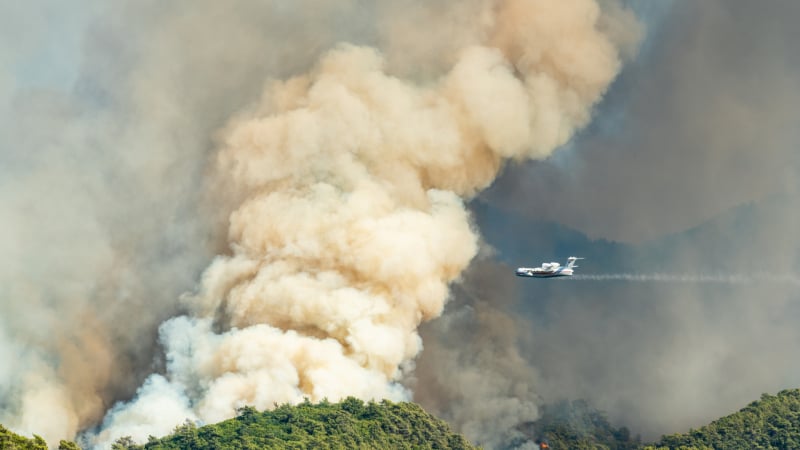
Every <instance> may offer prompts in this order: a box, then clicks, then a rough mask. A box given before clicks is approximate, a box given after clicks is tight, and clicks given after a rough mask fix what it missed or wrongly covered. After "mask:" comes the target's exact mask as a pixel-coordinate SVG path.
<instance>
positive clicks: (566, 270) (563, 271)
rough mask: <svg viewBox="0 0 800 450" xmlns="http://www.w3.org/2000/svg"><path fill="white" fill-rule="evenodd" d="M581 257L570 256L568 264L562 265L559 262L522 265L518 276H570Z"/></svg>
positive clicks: (518, 270)
mask: <svg viewBox="0 0 800 450" xmlns="http://www.w3.org/2000/svg"><path fill="white" fill-rule="evenodd" d="M579 259H584V258H579V257H577V256H570V257H569V258H567V265H566V266H562V265H561V264H560V263H557V262H549V263H543V264H542V267H520V268H518V269H517V276H518V277H534V278H555V277H570V276H572V274H573V270H572V269H574V268H576V267H578V266H576V265H575V261H577V260H579Z"/></svg>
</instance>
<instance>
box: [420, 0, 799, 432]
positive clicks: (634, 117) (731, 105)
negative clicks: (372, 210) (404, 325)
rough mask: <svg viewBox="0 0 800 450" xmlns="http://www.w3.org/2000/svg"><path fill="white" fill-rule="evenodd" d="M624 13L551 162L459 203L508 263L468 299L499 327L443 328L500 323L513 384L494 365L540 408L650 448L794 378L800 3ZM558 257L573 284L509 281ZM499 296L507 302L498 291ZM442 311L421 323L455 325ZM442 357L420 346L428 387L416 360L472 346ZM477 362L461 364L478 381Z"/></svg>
mask: <svg viewBox="0 0 800 450" xmlns="http://www.w3.org/2000/svg"><path fill="white" fill-rule="evenodd" d="M632 3H633V7H634V8H635V9H637V10H640V11H645V10H646V11H645V12H646V13H647V14H649V16H648V15H645V17H648V18H649V19H648V23H647V26H648V34H647V36H646V38H645V41H644V43H643V45H642V50H641V54H640V56H639V57H638V58H637V59H635V60H634V61H633V62H632V63H631V64H629V65H628V66H626V68H625V69H624V70H623V72H622V73H621V75H620V77H619V78H618V79H617V81H616V82H615V83H614V85H613V86H612V88H611V90H610V91H609V94H608V96H607V97H606V99H605V100H604V102H603V103H602V104H601V105H600V106H599V108H598V116H597V117H598V120H596V121H595V122H594V123H593V124H592V125H591V126H590V127H589V128H588V129H586V130H585V131H584V132H582V133H581V134H580V135H579V136H578V137H577V138H576V139H575V140H574V141H573V142H571V143H570V144H569V146H568V147H567V148H565V149H564V151H562V152H557V153H556V154H555V155H554V156H553V157H552V158H550V159H548V160H546V161H542V162H532V163H525V164H520V165H516V166H511V167H508V168H507V170H506V172H505V173H504V174H503V175H501V177H500V178H499V179H498V180H497V182H496V183H495V185H494V186H493V187H492V188H491V189H490V190H489V191H487V192H486V193H484V194H482V195H481V197H480V199H479V200H478V201H476V202H473V204H472V207H473V210H474V211H475V213H476V216H477V222H478V224H479V226H480V228H481V230H482V234H483V235H484V237H485V239H486V240H487V241H488V242H489V244H491V245H493V246H494V247H495V248H496V256H495V258H494V259H495V264H498V265H499V266H498V268H504V270H506V271H510V272H503V271H499V272H497V273H498V275H497V277H492V278H481V279H479V280H476V281H474V282H475V283H477V286H478V287H477V288H475V289H479V290H480V292H482V293H483V294H481V295H480V296H479V298H480V299H481V301H483V302H484V303H485V304H488V305H491V307H492V308H494V309H495V314H494V315H502V316H504V317H505V320H506V321H509V322H511V323H514V324H515V326H514V327H511V326H508V325H505V326H503V327H501V328H498V326H497V325H495V322H497V321H496V320H495V321H484V322H480V321H472V322H469V321H462V324H464V325H465V327H466V325H469V326H468V327H467V328H468V329H469V330H470V331H469V333H483V334H487V333H492V332H500V331H503V332H506V331H507V330H515V331H514V337H513V338H511V339H510V340H509V342H515V343H516V350H514V351H515V352H518V353H519V354H520V355H521V357H522V358H521V359H520V360H519V364H518V365H516V366H514V368H515V369H516V370H518V371H519V372H521V373H523V375H519V374H518V373H517V372H515V371H514V370H508V371H507V373H510V374H514V375H513V377H514V379H517V380H532V381H531V382H533V383H534V386H535V392H536V393H537V394H538V395H539V396H540V397H541V401H545V402H550V401H556V400H558V399H561V398H570V399H575V398H585V399H588V400H589V401H590V402H591V403H592V404H593V405H594V406H596V407H599V408H601V409H604V410H606V411H608V413H609V416H610V418H611V420H612V422H614V423H616V424H617V425H627V426H629V427H631V429H632V430H633V431H634V433H642V434H643V436H644V437H646V438H654V437H658V435H659V434H662V433H673V432H681V431H686V430H687V429H688V428H689V427H693V426H694V427H697V426H700V425H702V424H704V423H706V422H708V421H710V420H712V419H714V418H716V417H718V416H720V415H723V414H727V413H729V412H732V411H734V410H736V409H738V408H740V407H742V406H743V405H746V404H747V403H748V402H750V401H752V400H753V399H756V398H758V396H759V395H760V393H762V392H775V391H777V390H779V389H783V388H788V387H798V386H800V376H799V375H798V374H800V358H798V357H797V355H796V351H797V343H798V342H800V331H798V330H799V329H798V327H797V323H798V319H800V296H799V295H798V291H797V283H796V281H797V272H798V271H797V269H796V268H797V267H798V263H800V234H798V230H800V213H799V212H798V211H800V191H799V190H798V189H797V187H798V183H797V180H798V173H799V172H800V171H799V170H798V169H799V168H800V159H799V158H798V155H800V153H798V151H797V149H798V144H800V136H799V134H798V128H797V126H796V122H797V120H796V118H797V114H798V111H800V56H799V55H800V54H798V53H797V51H796V49H795V48H794V43H795V42H797V39H798V37H799V36H798V29H797V27H796V26H795V23H796V20H797V18H798V17H800V4H798V3H797V2H791V1H769V2H761V3H758V4H755V3H752V2H746V1H732V2H731V1H707V2H692V1H676V2H671V3H670V4H668V5H666V6H662V7H661V8H655V10H654V9H653V7H652V5H651V4H646V3H645V2H632ZM572 254H576V255H579V256H587V257H588V258H587V260H585V261H583V264H581V268H580V269H579V270H578V274H580V276H581V277H582V278H583V279H584V281H580V280H573V281H569V280H567V281H563V282H562V281H561V280H553V281H547V280H530V279H515V277H514V276H513V267H516V266H523V265H525V266H529V265H531V264H538V263H540V262H542V261H550V260H553V258H559V259H563V258H565V257H566V256H568V255H572ZM498 270H499V269H498ZM503 273H505V275H503ZM659 274H660V275H659ZM472 276H474V274H473V275H470V276H469V277H468V278H467V280H466V281H465V283H466V284H467V285H468V286H469V285H470V283H471V278H470V277H472ZM593 280H594V281H593ZM598 280H606V281H604V282H598ZM632 281H635V282H632ZM665 281H669V282H665ZM508 285H512V286H514V288H515V289H517V290H518V294H517V295H516V296H515V298H516V302H511V303H509V302H508V301H507V300H502V299H501V297H504V296H505V295H507V294H506V292H507V289H508ZM495 292H497V294H495ZM476 295H477V294H476ZM463 302H466V303H470V302H469V301H468V299H466V300H463ZM456 305H457V303H454V304H452V306H453V308H452V310H451V311H450V312H448V313H446V315H445V318H444V319H443V320H442V321H440V322H438V323H434V324H432V325H431V326H432V327H437V326H439V325H441V326H442V327H444V325H443V324H445V323H447V321H448V317H449V318H450V319H449V320H450V322H453V321H455V320H457V319H458V318H459V317H461V316H460V315H461V314H462V313H461V312H460V311H461V310H460V309H459V308H457V307H456ZM449 330H456V331H449ZM492 330H494V331H492ZM463 333H466V332H465V331H463V330H462V329H460V328H459V327H457V326H452V325H451V326H450V328H437V329H436V330H435V332H432V333H431V334H432V335H434V336H436V335H438V334H442V335H443V336H444V337H442V338H440V341H441V342H451V341H453V342H455V339H454V336H463ZM427 345H428V348H430V347H433V346H434V345H436V344H433V343H430V342H429V343H428V344H427ZM492 345H493V344H490V343H487V344H484V345H481V346H479V348H480V349H485V350H486V351H487V352H489V351H491V349H492V348H493V347H492ZM443 346H444V347H445V348H446V349H447V352H448V353H447V355H446V356H441V355H437V356H436V357H435V358H434V357H431V358H430V359H429V357H428V355H427V354H426V353H425V352H423V355H422V357H421V360H420V363H419V371H420V373H427V371H431V372H433V373H434V374H436V375H434V376H439V377H441V376H443V375H442V374H441V372H437V371H436V363H435V361H434V360H438V359H441V358H448V359H451V360H459V359H460V358H461V357H462V356H461V355H463V354H464V353H472V352H474V351H475V350H474V349H471V348H470V349H469V350H462V347H461V346H459V345H452V346H449V347H448V346H446V345H443ZM509 351H510V350H509ZM468 362H469V363H472V362H473V361H468ZM494 368H495V366H494V365H492V364H486V365H479V364H464V365H463V366H461V367H460V369H464V370H466V369H469V370H471V371H478V372H482V373H483V374H485V379H487V380H491V379H494V378H496V376H497V374H496V372H495V371H494V370H495V369H494ZM449 370H450V372H451V373H453V372H455V373H458V371H459V369H455V368H452V367H451V368H450V369H449ZM419 400H420V401H422V402H423V404H426V405H430V406H435V407H440V408H441V409H440V410H441V412H442V413H443V414H448V413H450V414H455V410H451V409H448V404H447V403H446V402H445V401H443V400H441V399H435V400H430V399H426V398H423V397H421V398H419Z"/></svg>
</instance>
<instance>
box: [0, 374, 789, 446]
mask: <svg viewBox="0 0 800 450" xmlns="http://www.w3.org/2000/svg"><path fill="white" fill-rule="evenodd" d="M518 430H519V431H520V433H521V437H520V439H519V440H518V441H517V442H514V443H512V445H511V448H513V447H516V446H517V445H522V444H526V443H527V444H528V445H529V444H530V442H531V441H533V442H536V443H540V442H545V443H546V444H547V445H548V447H549V448H550V449H551V450H563V449H577V450H586V449H602V450H634V449H641V450H708V449H725V450H731V449H734V450H735V449H782V450H783V449H800V389H792V390H785V391H781V392H779V393H778V394H777V395H774V396H773V395H768V394H764V395H762V396H761V399H760V400H758V401H755V402H752V403H751V404H749V405H747V406H746V407H745V408H743V409H741V410H740V411H738V412H736V413H734V414H731V415H729V416H725V417H723V418H721V419H718V420H716V421H714V422H712V423H710V424H709V425H706V426H704V427H702V428H699V429H697V430H690V431H689V432H688V433H685V434H674V435H669V436H663V437H662V438H661V440H659V441H658V442H656V443H651V444H642V443H641V441H640V439H639V438H638V437H632V436H631V435H630V432H629V431H628V429H627V428H624V427H622V428H615V427H613V426H611V424H609V422H608V420H607V419H606V417H605V415H604V414H603V413H602V412H600V411H597V410H595V409H593V408H592V407H591V406H589V405H588V404H587V403H586V402H583V401H574V402H560V403H556V404H553V405H548V406H545V407H543V408H542V411H541V417H540V418H539V419H538V420H536V421H535V422H528V423H524V424H521V425H519V427H518ZM47 448H48V446H47V444H46V443H45V441H44V440H43V439H42V438H40V437H38V436H34V437H33V438H25V437H22V436H19V435H17V434H15V433H12V432H11V431H9V430H7V429H6V428H4V427H2V426H0V449H1V450H46V449H47ZM58 448H59V449H60V450H78V446H77V445H75V444H74V443H72V442H67V441H61V442H60V445H59V447H58ZM114 448H115V449H117V450H121V449H132V450H143V449H256V448H258V449H265V448H266V449H268V448H281V449H283V448H288V449H292V448H295V449H305V448H316V449H377V448H390V449H412V448H413V449H473V448H475V447H473V446H472V445H471V444H470V443H469V442H468V441H467V440H466V439H465V438H464V437H463V436H461V435H459V434H456V433H453V432H452V431H451V430H450V428H449V426H448V425H447V424H446V423H444V422H443V421H441V420H439V419H437V418H435V417H433V416H431V415H429V414H427V413H426V412H425V411H424V410H423V409H422V408H420V407H419V406H418V405H416V404H414V403H393V402H390V401H386V400H385V401H382V402H380V403H375V402H368V403H364V402H362V401H360V400H357V399H354V398H348V399H346V400H344V401H342V402H341V403H330V402H326V401H323V402H322V403H319V404H312V403H310V402H308V401H306V402H305V403H302V404H300V405H296V406H290V405H282V406H279V407H277V408H275V409H274V410H272V411H264V412H259V411H256V410H255V409H254V408H251V407H245V408H241V409H240V410H239V411H238V415H237V417H235V418H233V419H230V420H226V421H224V422H220V423H217V424H213V425H206V426H201V427H198V426H196V425H195V424H193V423H191V422H186V423H184V424H183V425H180V426H178V427H176V428H175V431H174V432H173V434H171V435H169V436H166V437H162V438H156V437H151V438H150V439H149V440H148V442H147V443H135V442H133V441H132V440H131V439H130V438H122V439H119V440H118V441H117V442H116V443H115V444H114ZM528 448H529V447H528Z"/></svg>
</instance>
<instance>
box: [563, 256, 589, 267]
mask: <svg viewBox="0 0 800 450" xmlns="http://www.w3.org/2000/svg"><path fill="white" fill-rule="evenodd" d="M579 259H585V258H580V257H578V256H570V257H569V258H567V268H569V269H574V268H576V267H578V266H577V264H575V261H577V260H579Z"/></svg>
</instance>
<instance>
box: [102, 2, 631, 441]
mask: <svg viewBox="0 0 800 450" xmlns="http://www.w3.org/2000/svg"><path fill="white" fill-rule="evenodd" d="M476 5H478V4H476ZM479 6H481V7H482V8H481V10H482V11H484V15H478V16H477V18H478V19H485V22H483V21H481V22H478V24H477V25H475V26H473V27H472V28H474V29H476V30H478V31H480V32H479V33H477V35H475V36H473V37H472V41H471V42H469V44H470V45H468V46H466V47H464V48H462V49H459V50H458V51H457V52H455V53H454V54H453V55H450V56H451V57H452V58H453V65H452V67H450V68H449V69H448V70H447V71H446V72H444V73H442V74H440V75H439V77H438V78H436V79H434V80H432V81H429V82H426V83H418V82H416V81H415V80H407V79H403V78H398V77H395V76H393V75H392V74H390V73H388V72H387V70H386V68H387V67H388V66H389V64H388V62H387V60H386V59H385V57H383V56H382V55H381V54H380V53H379V52H378V51H377V50H375V49H374V48H370V47H363V46H354V45H340V46H338V47H337V48H335V49H333V50H332V51H330V52H328V53H327V54H326V55H325V56H324V57H323V58H322V59H321V60H320V62H319V63H318V64H316V65H315V66H314V67H313V68H312V70H311V71H310V72H308V73H307V74H304V75H300V76H297V77H294V78H291V79H289V80H286V81H276V82H274V83H272V84H271V85H269V86H268V87H267V89H266V91H265V93H264V94H263V96H262V99H261V101H260V102H259V103H258V104H257V105H254V106H253V107H252V108H251V109H250V110H249V111H247V112H245V113H243V114H242V115H241V116H239V117H237V118H236V119H234V120H233V121H232V122H231V123H230V124H229V125H228V126H227V127H226V129H225V131H224V132H223V133H222V137H221V139H222V148H221V150H220V152H219V154H218V156H217V161H216V170H217V177H218V178H217V181H218V183H219V186H220V187H221V188H222V189H225V190H228V191H230V194H229V197H230V198H235V199H238V201H239V202H240V206H238V208H237V209H236V210H235V211H234V212H233V213H232V214H231V216H230V227H229V230H228V239H229V242H230V254H229V255H225V256H221V257H219V258H217V259H216V260H215V262H214V263H213V264H212V265H211V266H210V267H209V268H208V269H207V270H206V272H205V273H204V275H203V280H202V283H201V288H200V290H199V292H197V293H196V294H195V295H191V296H187V297H185V298H184V300H185V302H184V304H185V305H186V307H187V308H188V309H189V314H187V315H185V316H180V317H177V318H174V319H171V320H169V321H167V322H165V323H164V324H163V325H162V326H161V333H160V336H161V342H162V344H163V346H164V349H165V352H166V356H167V370H166V373H165V374H164V375H153V376H152V377H151V378H149V379H148V381H147V382H146V384H145V385H144V386H143V387H142V388H141V389H140V390H139V392H138V397H137V398H136V399H134V400H133V401H132V402H130V403H128V404H126V405H119V406H118V407H117V408H115V410H114V411H113V412H112V414H110V415H109V416H108V417H107V418H106V421H105V424H104V430H103V431H102V432H101V433H100V435H99V436H98V440H99V442H101V443H102V442H109V441H110V440H112V439H114V438H115V437H118V436H121V435H132V436H134V438H135V439H143V438H145V437H146V434H145V433H146V432H147V434H152V433H153V432H163V431H164V430H162V428H163V427H171V426H174V424H175V423H177V422H180V421H182V420H183V419H184V418H185V417H197V418H198V419H199V420H201V421H204V422H211V421H217V420H221V419H223V418H226V417H230V416H231V415H233V414H234V412H235V410H236V408H238V407H241V406H244V405H246V404H253V405H255V406H256V407H257V408H267V407H270V406H272V405H273V404H275V403H282V402H297V401H300V400H301V399H302V398H304V397H308V398H310V399H312V400H320V399H322V398H329V399H332V400H335V399H339V398H342V397H343V396H345V395H357V396H359V397H362V398H394V399H400V398H405V397H406V396H407V395H408V394H407V392H406V390H405V388H404V387H403V386H402V385H401V384H399V380H400V379H401V377H402V376H403V375H404V373H406V372H407V370H408V368H410V367H411V366H410V363H411V361H412V360H413V358H414V357H415V356H416V355H417V354H418V353H419V351H420V349H421V347H422V343H421V340H420V337H419V335H418V333H417V327H418V326H419V325H420V323H422V322H425V321H428V320H431V319H433V318H435V317H437V316H439V315H440V314H441V311H442V308H443V306H444V303H445V301H446V300H447V298H448V284H449V283H450V282H452V281H454V280H455V279H456V278H457V277H458V276H459V275H460V273H461V271H462V270H463V269H464V268H465V267H466V266H467V264H468V263H469V262H470V260H471V259H472V257H473V256H474V255H475V253H476V251H477V249H476V242H477V236H476V235H475V233H474V232H473V231H472V229H471V227H470V221H469V219H468V214H467V212H466V210H465V208H464V207H463V205H462V200H461V199H462V198H463V197H469V196H472V195H473V194H474V193H475V192H477V191H479V190H481V189H483V188H485V187H486V186H487V185H488V184H489V183H491V181H492V180H493V179H494V177H495V176H496V174H497V172H498V171H499V170H500V168H501V166H502V163H503V161H504V159H507V158H517V159H522V158H538V157H544V156H547V155H548V154H549V153H550V152H552V151H553V150H554V149H555V148H556V147H558V146H559V145H562V144H564V143H565V142H566V141H567V140H568V138H569V137H570V136H571V134H572V133H573V132H574V130H576V129H577V128H579V127H580V126H583V125H584V124H586V123H587V121H588V119H589V115H590V111H591V108H592V106H593V104H594V103H595V102H596V101H597V100H598V99H599V98H600V96H601V95H602V93H603V92H604V90H605V88H606V87H607V86H608V84H609V83H610V81H611V79H612V78H613V77H614V75H615V74H616V71H617V70H618V68H619V65H620V60H619V57H618V52H617V50H616V47H615V46H614V44H615V42H613V41H612V40H611V38H610V37H609V35H606V34H604V33H603V29H610V28H614V27H617V28H618V27H619V26H621V25H620V24H621V23H625V22H626V21H627V22H631V21H632V19H630V18H629V17H628V16H625V15H624V14H626V13H625V11H624V10H621V9H617V10H615V12H616V13H619V14H623V16H621V17H619V18H614V19H615V20H610V19H605V20H600V18H601V17H602V16H601V10H600V9H599V8H598V6H597V5H596V4H594V3H593V2H585V1H582V2H574V3H573V4H569V5H566V6H553V5H552V4H548V7H544V6H543V5H542V4H536V3H530V2H520V1H508V2H498V3H494V4H492V3H484V4H479ZM490 6H491V8H490ZM545 12H546V13H547V20H544V16H545ZM487 15H488V16H487ZM631 23H633V22H631ZM563 40H567V41H569V42H571V43H572V45H571V46H569V50H567V48H566V46H565V45H564V44H563V43H562V41H563ZM576 58H577V59H576ZM576 61H590V62H591V64H589V63H587V62H583V63H580V64H576ZM162 389H163V390H165V391H166V394H165V395H162V394H161V391H160V390H162ZM152 398H162V399H163V398H172V399H175V403H174V404H173V405H172V406H171V408H172V409H174V410H176V411H181V413H179V414H176V415H175V417H174V418H173V419H172V421H161V422H158V423H157V422H155V421H153V422H152V427H149V429H148V427H142V414H141V413H140V411H142V410H146V409H148V408H152V407H155V406H157V405H156V404H154V403H152V402H151V399H152ZM526 407H527V408H528V409H529V410H530V411H533V410H535V408H534V406H533V404H532V403H527V404H526ZM473 431H475V432H476V433H482V432H486V431H487V430H486V429H485V428H482V427H479V428H476V429H475V430H473Z"/></svg>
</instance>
